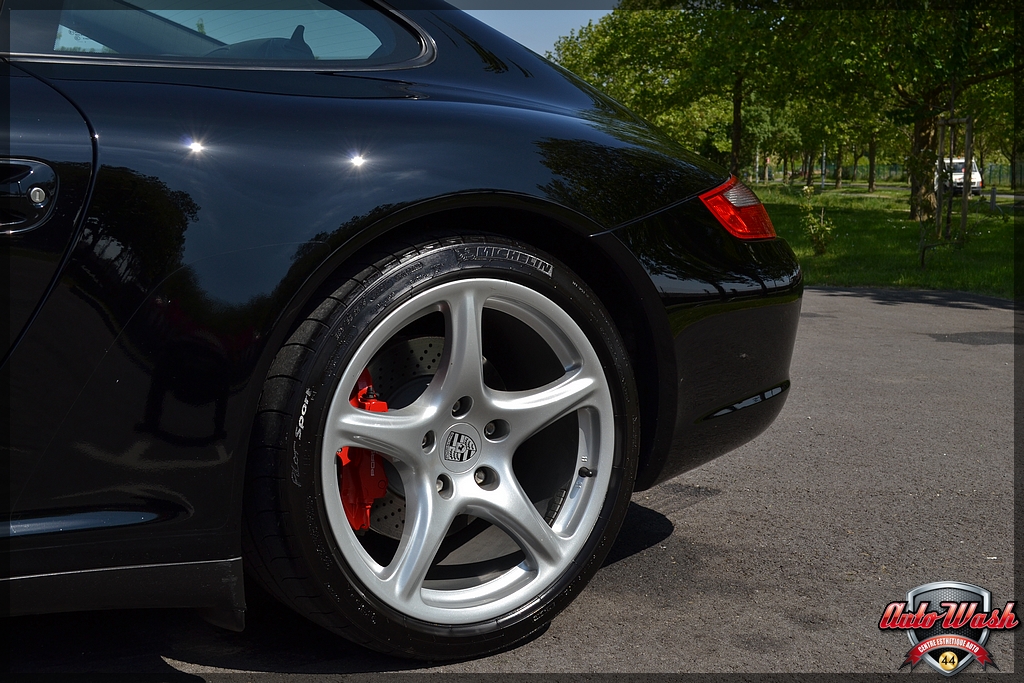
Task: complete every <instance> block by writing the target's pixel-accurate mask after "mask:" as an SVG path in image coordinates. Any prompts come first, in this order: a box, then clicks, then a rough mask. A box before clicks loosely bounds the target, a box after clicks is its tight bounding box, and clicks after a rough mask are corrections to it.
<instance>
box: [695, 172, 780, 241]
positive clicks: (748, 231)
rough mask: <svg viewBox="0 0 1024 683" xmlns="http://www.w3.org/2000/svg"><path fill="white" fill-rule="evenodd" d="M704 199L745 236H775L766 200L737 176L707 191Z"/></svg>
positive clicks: (726, 224) (724, 223)
mask: <svg viewBox="0 0 1024 683" xmlns="http://www.w3.org/2000/svg"><path fill="white" fill-rule="evenodd" d="M700 200H701V201H702V202H704V206H706V207H708V211H710V212H711V213H712V214H714V216H715V218H717V219H718V222H719V223H721V224H722V227H724V228H725V229H726V230H728V231H729V233H730V234H732V235H734V236H735V237H739V238H740V239H741V240H764V239H771V238H773V237H775V228H774V226H772V219H771V218H769V217H768V212H767V211H765V208H764V204H762V203H761V200H760V199H758V198H757V195H755V194H754V193H753V192H751V191H750V188H748V187H747V186H746V185H744V184H743V183H741V182H740V181H738V180H736V176H729V180H728V181H727V182H726V183H725V184H724V185H720V186H719V187H716V188H715V189H713V190H709V191H707V192H705V193H704V194H702V195H701V196H700Z"/></svg>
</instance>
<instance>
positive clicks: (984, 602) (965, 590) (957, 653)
mask: <svg viewBox="0 0 1024 683" xmlns="http://www.w3.org/2000/svg"><path fill="white" fill-rule="evenodd" d="M922 602H927V603H928V610H929V611H936V612H942V611H944V610H945V608H944V607H942V603H943V602H955V603H957V604H960V603H964V602H966V603H972V602H973V603H977V611H978V612H990V611H991V609H992V595H991V594H990V593H989V592H988V591H987V590H985V589H984V588H980V587H979V586H975V585H973V584H970V583H959V582H957V581H936V582H935V583H926V584H925V585H923V586H918V587H917V588H914V589H913V590H911V591H910V592H908V593H907V605H908V607H909V608H910V610H911V611H917V608H918V607H919V606H920V604H921V603H922ZM954 609H956V608H954ZM943 621H944V620H942V619H940V620H938V621H936V622H935V624H934V625H933V626H932V627H931V628H928V629H924V628H918V629H911V630H909V631H907V635H908V636H910V644H911V646H912V647H913V646H916V645H917V644H918V643H921V642H923V641H925V640H927V639H928V638H933V637H935V636H960V637H962V638H970V639H971V640H973V641H974V642H976V643H978V644H979V645H984V644H985V642H986V641H987V640H988V634H989V629H987V628H982V629H977V628H971V627H970V624H969V623H968V622H969V621H970V619H968V620H967V621H966V622H965V623H963V624H962V625H961V626H960V627H959V628H943V626H942V624H943ZM974 658H975V657H974V653H972V652H969V651H967V650H962V649H959V648H954V647H950V648H946V649H940V650H936V651H935V652H928V653H926V654H925V655H924V656H923V657H922V659H923V660H924V661H926V662H928V666H930V667H932V668H933V669H935V670H936V671H938V672H939V673H940V674H942V675H943V676H953V675H956V674H958V673H960V672H961V671H963V670H964V669H965V668H966V667H967V665H969V664H970V663H971V662H972V661H974Z"/></svg>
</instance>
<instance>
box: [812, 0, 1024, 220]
mask: <svg viewBox="0 0 1024 683" xmlns="http://www.w3.org/2000/svg"><path fill="white" fill-rule="evenodd" d="M822 18H823V21H822V23H821V25H820V26H819V30H821V31H827V35H826V34H825V33H821V34H819V36H818V38H819V39H820V40H824V39H825V38H826V37H828V36H831V37H832V38H833V39H834V37H835V36H842V37H843V38H844V39H843V40H840V41H837V42H836V43H835V49H834V52H833V60H832V62H833V66H834V67H835V68H836V69H837V70H838V71H839V73H838V74H837V76H839V77H840V78H844V77H845V78H848V79H853V80H855V81H856V82H858V83H862V84H863V83H877V84H879V85H880V86H882V88H884V90H885V92H886V96H885V97H884V98H883V97H882V96H881V93H880V92H878V91H876V93H875V94H874V96H873V97H872V99H875V100H876V103H877V104H878V105H884V106H887V107H888V111H887V112H886V113H887V115H888V116H889V118H890V119H891V120H892V121H894V122H896V123H906V124H910V125H912V126H913V134H912V137H911V145H910V154H909V156H908V159H907V166H908V168H909V170H910V180H911V197H910V217H911V218H912V219H916V218H918V217H922V218H923V217H926V216H929V215H931V213H932V212H933V211H934V208H935V195H934V186H933V182H932V176H933V173H934V168H935V160H936V158H937V152H938V150H937V149H936V131H937V123H938V121H937V120H938V117H939V116H940V115H942V114H943V113H952V114H953V115H956V116H959V115H960V109H958V108H957V101H958V98H962V96H963V95H964V93H965V92H966V91H968V90H969V89H970V88H972V87H975V86H977V85H979V84H981V83H985V82H988V81H992V80H995V79H1000V78H1008V77H1010V75H1011V74H1012V73H1013V50H1012V46H1013V17H1012V15H1011V14H1010V13H1009V12H1006V11H996V10H966V9H963V10H960V9H958V10H920V9H918V10H906V9H900V10H880V11H871V12H851V11H839V10H830V11H828V12H823V17H822Z"/></svg>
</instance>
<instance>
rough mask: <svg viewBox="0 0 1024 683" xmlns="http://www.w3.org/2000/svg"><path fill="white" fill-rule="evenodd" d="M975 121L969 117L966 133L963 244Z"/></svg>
mask: <svg viewBox="0 0 1024 683" xmlns="http://www.w3.org/2000/svg"><path fill="white" fill-rule="evenodd" d="M973 122H974V120H973V119H972V118H971V117H970V116H968V117H967V130H966V131H965V133H964V138H965V139H964V196H963V201H962V203H961V204H960V235H959V236H958V238H957V239H958V240H959V241H960V242H961V243H963V242H964V241H965V240H966V239H967V202H968V199H969V198H970V196H971V171H972V169H973V168H974V156H973V154H974V150H973V143H974V135H973V125H972V124H973Z"/></svg>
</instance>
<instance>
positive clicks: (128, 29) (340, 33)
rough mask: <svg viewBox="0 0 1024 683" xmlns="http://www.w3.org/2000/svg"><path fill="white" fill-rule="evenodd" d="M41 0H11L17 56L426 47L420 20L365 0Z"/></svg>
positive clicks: (301, 53) (213, 57) (152, 57)
mask: <svg viewBox="0 0 1024 683" xmlns="http://www.w3.org/2000/svg"><path fill="white" fill-rule="evenodd" d="M33 4H35V3H33V2H30V1H26V0H21V1H19V0H12V1H10V2H7V3H5V5H6V6H5V8H4V14H5V15H8V16H5V17H4V20H5V21H4V23H6V22H7V21H10V24H9V27H10V33H9V34H8V35H9V36H10V52H11V53H12V54H14V55H16V56H24V57H35V58H46V57H50V58H64V57H66V58H70V59H76V58H88V59H90V60H95V59H100V60H114V61H124V60H133V61H135V60H141V61H145V62H152V61H159V62H180V63H182V65H186V64H192V65H212V66H233V65H237V66H266V67H275V66H276V67H284V68H312V69H318V68H320V69H322V68H346V67H353V66H354V67H359V66H373V65H384V64H388V65H391V64H399V63H403V62H415V61H416V60H419V59H422V58H423V57H424V56H425V52H426V49H425V48H426V45H425V41H423V40H422V39H421V37H420V36H419V35H418V34H416V33H415V32H414V31H413V30H412V29H410V28H408V27H406V26H403V25H402V24H401V23H399V20H398V19H396V18H394V17H393V16H389V15H388V14H386V13H385V12H383V11H380V10H379V9H376V8H374V7H372V6H370V5H369V4H367V3H364V2H360V1H359V0H218V2H214V3H211V2H209V1H208V0H63V2H58V3H55V5H56V6H58V7H60V9H46V10H40V9H33V8H32V7H31V6H32V5H33ZM36 6H37V7H38V5H36ZM211 6H212V7H214V8H215V9H210V7H211Z"/></svg>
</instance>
